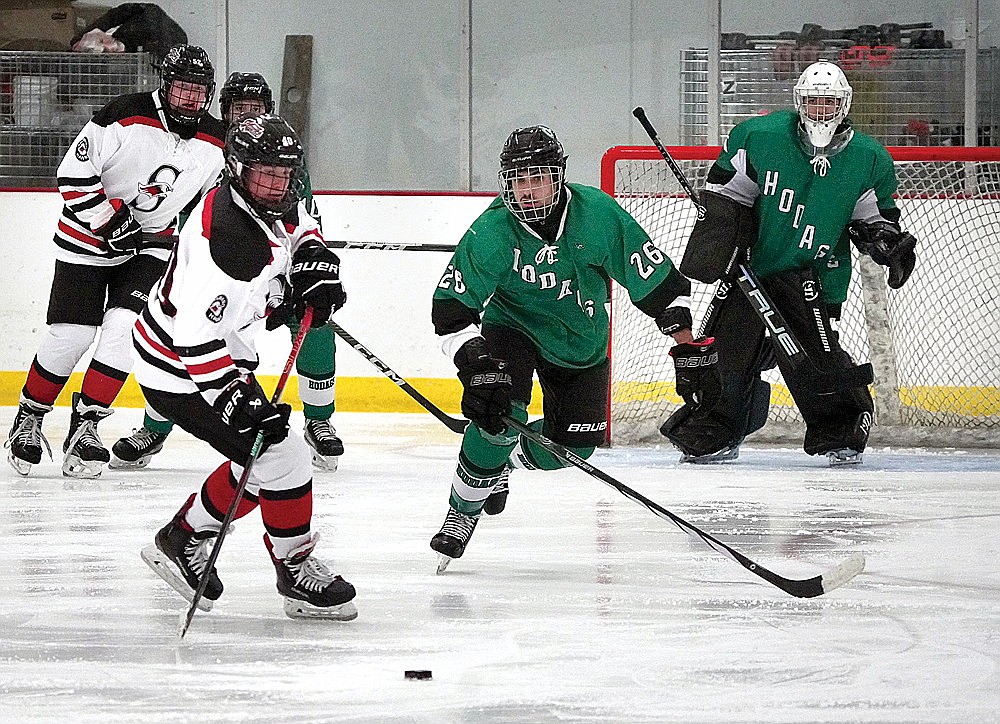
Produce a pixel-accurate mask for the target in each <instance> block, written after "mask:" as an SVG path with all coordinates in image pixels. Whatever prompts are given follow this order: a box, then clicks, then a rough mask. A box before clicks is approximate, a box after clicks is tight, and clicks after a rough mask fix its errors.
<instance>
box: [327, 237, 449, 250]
mask: <svg viewBox="0 0 1000 724" xmlns="http://www.w3.org/2000/svg"><path fill="white" fill-rule="evenodd" d="M326 245H327V246H329V247H330V248H331V249H368V250H372V251H455V249H456V248H458V247H456V246H455V245H454V244H409V243H400V242H392V241H347V240H345V239H326Z"/></svg>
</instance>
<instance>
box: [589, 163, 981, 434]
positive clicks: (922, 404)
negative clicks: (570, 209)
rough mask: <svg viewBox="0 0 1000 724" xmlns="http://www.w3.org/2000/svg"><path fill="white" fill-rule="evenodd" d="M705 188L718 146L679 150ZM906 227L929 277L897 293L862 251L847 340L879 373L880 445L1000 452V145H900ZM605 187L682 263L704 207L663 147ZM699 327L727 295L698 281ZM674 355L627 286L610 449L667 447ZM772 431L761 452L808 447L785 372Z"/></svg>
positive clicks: (616, 348)
mask: <svg viewBox="0 0 1000 724" xmlns="http://www.w3.org/2000/svg"><path fill="white" fill-rule="evenodd" d="M669 150H670V153H671V155H672V156H673V157H674V159H675V160H676V161H677V162H678V164H679V165H680V167H681V168H682V169H683V170H684V173H685V175H686V176H687V178H688V180H689V181H690V182H691V184H692V186H694V188H695V189H696V190H700V189H701V188H703V187H704V185H705V177H706V176H707V174H708V169H709V167H710V166H711V165H712V162H713V161H714V160H715V158H716V157H717V156H718V153H719V149H718V148H717V147H672V148H670V149H669ZM889 150H890V152H891V153H892V155H893V158H894V159H895V162H896V173H897V176H898V179H899V191H898V195H897V204H898V206H899V208H900V210H901V213H902V219H901V223H902V226H903V228H904V229H906V230H908V231H910V232H911V233H912V234H914V236H916V237H917V239H918V245H917V267H916V269H915V270H914V272H913V275H912V277H911V278H910V280H909V281H908V282H907V284H906V285H905V286H904V287H903V288H902V289H900V290H891V289H889V288H888V287H887V285H886V284H885V282H884V279H885V273H884V270H883V269H882V268H880V267H878V266H877V265H875V264H874V262H872V261H871V260H870V259H868V258H867V257H860V258H859V257H858V256H857V252H856V251H855V258H854V262H855V264H854V270H855V272H854V274H853V277H852V280H851V286H850V290H849V292H848V299H847V303H846V304H845V305H844V310H843V314H842V318H841V322H840V331H841V343H842V345H843V346H844V348H845V349H846V350H847V351H848V352H849V353H850V354H851V356H852V357H853V358H854V359H855V361H856V362H858V363H861V362H869V361H870V362H871V363H872V365H873V367H874V369H875V383H874V385H873V389H872V391H873V394H874V397H875V404H876V428H875V430H873V433H872V438H871V440H872V443H873V444H879V443H882V444H895V445H910V446H914V445H921V446H922V445H926V446H986V447H995V446H1000V332H998V330H1000V148H950V147H899V148H890V149H889ZM601 177H602V181H601V185H602V187H603V188H604V190H605V191H606V192H607V193H609V194H611V195H612V196H614V197H615V198H616V200H617V201H618V202H619V203H620V204H621V205H622V206H623V207H624V208H625V209H626V210H628V211H629V213H631V214H632V216H633V217H635V219H636V221H638V222H639V223H640V224H641V225H642V226H643V227H644V228H645V229H646V231H647V233H649V235H650V236H651V237H652V239H653V241H654V242H655V243H656V244H657V245H658V246H659V247H660V248H661V249H662V250H663V251H664V252H666V253H667V254H668V255H669V256H670V258H671V259H672V260H673V261H674V263H675V264H679V263H680V259H681V256H682V255H683V252H684V246H685V243H686V241H687V237H688V235H689V234H690V232H691V228H692V226H693V225H694V221H695V209H694V205H693V204H692V203H691V201H690V200H689V199H688V198H687V196H686V195H685V194H684V192H683V189H682V188H681V186H680V184H679V183H678V182H677V180H676V178H674V176H673V174H672V173H671V172H670V170H669V168H667V164H666V163H665V162H664V161H663V159H662V157H661V156H660V154H659V152H658V151H657V150H656V149H655V148H653V147H639V146H618V147H615V148H612V149H610V150H609V151H608V152H607V153H606V154H605V155H604V159H603V161H602V170H601ZM692 284H693V287H694V309H693V310H692V311H693V314H694V318H695V328H696V330H695V331H696V332H697V327H698V325H699V322H700V319H701V317H702V315H703V313H704V311H705V309H706V307H707V306H708V303H709V301H710V300H711V296H712V293H713V292H714V287H711V286H708V285H704V284H699V283H697V282H693V283H692ZM670 346H671V343H670V341H669V340H667V339H666V338H665V337H664V336H663V335H662V334H660V332H659V331H658V330H657V329H656V326H655V325H654V324H653V323H652V322H651V320H650V319H649V318H648V317H647V316H646V315H644V314H643V313H642V312H640V311H639V310H637V309H636V308H635V307H633V306H632V305H631V304H630V303H629V299H628V294H627V293H626V292H625V290H624V289H622V288H621V287H619V286H617V285H616V288H615V290H614V292H613V297H612V350H611V360H612V383H611V391H610V404H611V441H612V444H619V445H622V444H624V445H628V444H637V443H644V442H663V441H664V438H663V437H662V436H660V434H659V431H658V430H659V426H660V425H661V424H662V422H663V421H664V420H665V419H666V418H667V417H668V416H669V415H670V413H672V412H673V411H674V410H676V409H677V408H678V407H679V406H680V405H681V400H680V398H679V397H678V396H677V395H676V393H675V391H674V379H673V377H674V375H673V364H672V363H671V360H670V357H669V356H668V354H667V352H668V350H669V348H670ZM764 379H765V380H766V381H768V382H770V383H771V409H770V413H769V420H768V424H767V425H766V426H765V427H764V429H763V430H761V431H760V432H758V433H755V435H753V436H752V437H751V438H749V439H748V442H754V441H758V442H782V443H794V444H801V440H802V432H803V429H804V428H803V422H802V418H801V417H800V415H799V414H798V411H797V410H796V409H795V406H794V403H793V402H792V399H791V395H790V394H789V393H788V390H787V388H786V387H785V386H784V385H783V384H782V381H781V376H780V373H779V372H778V371H777V370H776V369H775V370H770V371H768V372H766V373H765V377H764Z"/></svg>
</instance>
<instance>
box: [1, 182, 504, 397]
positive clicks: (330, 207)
mask: <svg viewBox="0 0 1000 724" xmlns="http://www.w3.org/2000/svg"><path fill="white" fill-rule="evenodd" d="M316 199H317V202H318V203H319V206H320V211H321V213H322V216H323V225H324V231H325V233H326V236H327V238H330V239H343V240H351V241H389V242H394V243H400V242H410V243H413V242H420V243H435V244H456V243H458V240H459V239H460V238H461V236H462V234H463V233H464V232H465V229H466V228H467V227H468V226H469V224H471V223H472V221H473V220H474V219H475V218H476V217H477V216H478V215H479V214H480V213H481V212H482V210H483V209H485V208H486V206H488V205H489V203H490V201H491V199H492V197H489V196H468V195H463V196H457V195H456V196H450V195H441V196H431V195H422V194H421V195H413V196H406V195H371V194H358V195H327V194H319V195H317V197H316ZM61 207H62V199H61V198H60V196H59V194H58V193H55V192H0V218H3V219H4V223H3V225H2V229H0V245H2V248H3V250H4V257H5V260H6V263H5V264H4V265H2V266H0V289H3V290H4V294H3V295H2V296H0V320H2V328H3V330H4V333H5V334H4V341H5V344H4V345H3V347H2V349H0V369H2V370H25V371H26V370H27V369H28V366H29V365H30V364H31V360H32V358H33V357H34V354H35V350H36V348H37V347H38V343H39V340H40V338H41V334H42V333H43V332H44V331H45V310H46V306H47V304H48V295H49V287H50V285H51V282H52V268H53V263H54V250H55V245H54V243H53V242H52V234H53V231H54V229H55V225H56V222H57V220H58V217H59V213H60V209H61ZM338 253H340V254H341V259H342V260H343V265H342V275H343V278H344V285H345V289H346V290H347V295H348V304H347V306H346V307H345V308H344V309H343V310H342V311H341V312H340V313H338V315H337V321H338V322H339V323H340V324H342V325H343V326H344V328H345V329H347V330H348V331H349V332H351V333H352V334H353V335H354V336H356V337H357V338H358V339H359V340H361V341H362V342H363V343H364V344H365V345H366V346H367V347H369V348H370V349H371V350H372V351H374V352H375V353H376V354H378V355H379V356H380V357H382V358H383V359H384V360H385V361H386V362H387V363H388V364H389V365H390V366H392V368H393V369H395V370H396V371H397V372H398V373H400V374H402V375H404V376H416V377H442V378H443V377H452V376H453V375H454V368H453V366H452V365H451V363H450V362H449V361H448V360H446V359H445V358H444V355H442V354H441V351H440V348H439V347H438V344H437V339H436V337H435V335H434V329H433V327H432V326H431V321H430V306H431V295H432V294H433V292H434V286H435V285H436V284H437V282H438V279H439V278H440V277H441V274H442V273H443V272H444V269H445V266H446V265H447V263H448V257H449V255H448V254H447V253H443V252H381V251H360V250H342V253H341V252H338ZM290 346H291V342H290V340H289V339H288V336H287V335H285V334H282V333H281V332H276V333H274V334H270V335H266V336H265V337H264V339H263V340H262V342H261V345H260V350H261V363H262V364H261V372H263V373H265V374H267V373H277V372H280V370H281V366H282V364H283V363H284V360H285V358H286V357H287V352H288V349H289V348H290ZM79 369H82V364H81V365H80V366H79ZM337 374H338V375H347V376H352V377H379V376H380V375H381V373H379V372H378V371H377V370H375V368H374V367H372V366H371V364H370V363H369V362H367V361H366V360H365V359H364V358H362V357H361V356H360V355H358V354H355V353H354V352H353V351H346V352H343V353H341V354H338V355H337Z"/></svg>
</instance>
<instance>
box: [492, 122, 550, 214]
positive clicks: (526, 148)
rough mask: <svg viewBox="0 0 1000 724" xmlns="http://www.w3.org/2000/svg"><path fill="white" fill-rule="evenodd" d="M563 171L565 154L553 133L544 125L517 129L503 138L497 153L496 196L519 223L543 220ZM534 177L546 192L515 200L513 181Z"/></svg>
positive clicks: (547, 212) (548, 210) (548, 211)
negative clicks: (498, 185) (498, 163)
mask: <svg viewBox="0 0 1000 724" xmlns="http://www.w3.org/2000/svg"><path fill="white" fill-rule="evenodd" d="M565 172H566V155H565V154H564V153H563V147H562V144H561V143H559V139H557V138H556V134H555V132H554V131H553V130H552V129H551V128H548V127H547V126H527V127H525V128H518V129H516V130H515V131H514V132H513V133H511V134H510V136H508V137H507V141H506V143H504V145H503V150H502V151H500V173H499V174H498V178H499V180H500V195H501V197H502V198H503V202H504V204H506V205H507V208H508V209H510V212H511V213H512V214H514V216H516V217H517V218H518V219H520V220H521V221H526V222H531V221H543V220H544V219H545V218H546V217H548V215H549V213H551V211H552V209H553V208H555V206H556V204H558V203H559V197H560V195H561V193H562V188H563V182H564V177H565ZM528 178H536V179H539V180H541V181H542V183H543V185H544V186H545V188H546V189H548V190H550V193H549V192H545V193H542V195H541V196H538V194H537V193H536V194H535V195H534V196H535V198H533V199H532V202H531V204H530V205H529V204H528V203H527V202H525V203H522V201H524V198H523V197H522V199H521V201H519V200H518V198H517V196H518V193H517V192H516V190H515V188H514V180H515V179H528Z"/></svg>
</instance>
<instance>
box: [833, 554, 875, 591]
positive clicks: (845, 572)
mask: <svg viewBox="0 0 1000 724" xmlns="http://www.w3.org/2000/svg"><path fill="white" fill-rule="evenodd" d="M864 569H865V557H864V555H863V554H861V553H855V554H854V555H852V556H851V557H850V558H848V559H847V560H845V561H844V562H843V563H841V564H839V565H837V566H835V567H834V568H831V569H830V570H829V571H827V572H826V573H824V574H823V592H824V593H829V592H830V591H832V590H833V589H835V588H840V587H841V586H843V585H844V584H845V583H847V582H848V581H849V580H851V579H852V578H854V577H855V576H856V575H858V574H859V573H861V571H863V570H864Z"/></svg>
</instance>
